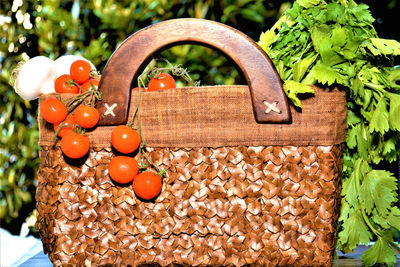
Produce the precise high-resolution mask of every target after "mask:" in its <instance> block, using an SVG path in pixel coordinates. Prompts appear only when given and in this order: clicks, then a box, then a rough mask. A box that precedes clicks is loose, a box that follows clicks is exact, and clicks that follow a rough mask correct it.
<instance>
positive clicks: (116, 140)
mask: <svg viewBox="0 0 400 267" xmlns="http://www.w3.org/2000/svg"><path fill="white" fill-rule="evenodd" d="M140 141H141V138H140V135H139V133H138V132H137V131H135V130H134V129H132V128H131V127H129V126H126V125H119V126H117V127H116V128H115V129H114V130H113V131H112V134H111V144H112V145H113V147H114V148H115V149H116V150H118V151H119V152H121V153H124V154H128V153H132V152H133V151H135V150H136V149H137V148H138V147H139V145H140Z"/></svg>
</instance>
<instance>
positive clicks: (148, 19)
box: [0, 0, 400, 234]
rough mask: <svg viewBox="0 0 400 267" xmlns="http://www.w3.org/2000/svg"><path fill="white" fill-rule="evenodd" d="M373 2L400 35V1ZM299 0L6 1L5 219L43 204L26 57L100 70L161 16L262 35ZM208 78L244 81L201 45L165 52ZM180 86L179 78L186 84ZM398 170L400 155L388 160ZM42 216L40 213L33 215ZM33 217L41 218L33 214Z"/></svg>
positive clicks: (379, 22) (1, 119)
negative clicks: (18, 72) (67, 58)
mask: <svg viewBox="0 0 400 267" xmlns="http://www.w3.org/2000/svg"><path fill="white" fill-rule="evenodd" d="M357 2H358V3H361V2H362V3H365V4H367V5H369V6H370V8H371V12H372V14H373V16H374V17H375V18H376V21H375V23H374V26H375V28H376V30H377V32H378V34H379V36H380V37H382V38H388V39H396V40H400V30H399V28H398V26H397V25H398V19H397V18H396V16H398V14H399V11H400V0H381V1H373V0H369V1H357ZM291 3H292V1H278V0H267V1H261V0H220V1H213V0H202V1H200V0H159V1H153V0H137V1H131V0H125V1H111V0H75V1H61V0H48V1H46V0H43V1H38V0H14V1H12V0H0V26H1V32H0V226H1V227H2V228H5V229H7V230H8V231H10V232H11V233H13V234H18V233H19V231H20V228H21V224H22V223H23V222H24V221H26V220H27V218H28V217H29V216H32V212H33V210H34V209H35V199H34V195H35V190H36V188H35V179H36V172H37V169H38V167H39V163H40V162H39V158H38V151H39V146H38V145H37V143H38V125H37V120H36V116H37V109H38V108H37V104H38V103H37V100H35V101H24V100H22V99H21V98H20V97H19V96H17V95H16V94H15V93H14V90H13V88H12V86H11V85H10V75H11V72H12V70H13V69H14V68H15V67H16V65H17V63H18V62H20V61H24V60H28V59H29V58H32V57H34V56H38V55H42V56H47V57H50V58H52V59H56V58H58V57H59V56H62V55H64V54H75V55H81V56H83V57H85V58H87V59H89V60H90V61H92V62H93V64H94V65H95V66H97V69H98V70H100V72H101V71H102V70H103V68H104V66H105V64H106V62H107V60H108V59H109V57H110V56H111V54H112V53H113V52H114V51H115V49H116V48H117V47H118V45H119V44H120V43H121V42H122V41H123V40H125V39H126V38H127V37H128V36H130V35H131V34H133V33H134V32H136V31H137V30H140V29H142V28H144V27H146V26H149V25H151V24H153V23H157V22H160V21H163V20H167V19H172V18H182V17H192V18H205V19H210V20H214V21H219V22H222V23H225V24H227V25H230V26H232V27H234V28H236V29H239V30H240V31H242V32H244V33H246V34H247V35H249V36H250V37H251V38H252V39H254V40H255V41H258V39H259V36H260V34H261V32H263V31H266V30H267V29H269V28H270V27H271V26H272V25H273V24H274V23H275V22H276V21H277V19H278V18H279V17H280V15H281V14H282V13H283V12H284V11H285V9H286V8H288V7H290V6H291ZM161 56H162V57H165V58H167V59H168V60H169V61H170V62H172V63H173V64H182V65H183V66H184V67H185V68H187V69H188V70H189V71H190V74H191V76H192V78H193V79H195V80H200V81H201V84H203V85H212V84H244V83H245V82H244V80H243V78H242V76H241V74H240V73H238V71H237V70H236V67H235V66H234V65H233V64H232V62H231V61H229V60H228V59H226V58H225V57H224V56H223V55H222V54H221V53H219V52H218V51H215V50H212V49H209V48H204V47H201V46H196V45H183V46H176V47H173V48H170V49H168V50H165V51H164V52H162V55H161ZM178 86H179V84H178ZM387 168H390V169H391V171H392V172H394V173H396V174H398V162H396V163H394V164H392V165H390V166H387ZM32 218H34V216H33V217H32ZM30 221H31V224H32V222H34V219H33V220H30Z"/></svg>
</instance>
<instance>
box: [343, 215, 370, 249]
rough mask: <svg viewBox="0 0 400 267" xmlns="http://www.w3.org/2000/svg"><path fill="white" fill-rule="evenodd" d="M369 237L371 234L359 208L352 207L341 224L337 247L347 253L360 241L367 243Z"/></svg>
mask: <svg viewBox="0 0 400 267" xmlns="http://www.w3.org/2000/svg"><path fill="white" fill-rule="evenodd" d="M356 229H357V230H356ZM371 239H372V234H371V233H370V232H369V228H368V226H367V225H366V224H365V222H364V219H363V217H362V214H361V212H360V210H359V209H352V210H351V211H350V212H349V217H348V219H347V220H345V221H344V222H343V224H342V231H340V232H339V240H338V241H339V244H338V245H339V246H338V248H339V249H340V250H342V251H344V252H345V253H348V252H351V251H353V249H354V248H356V247H357V246H358V245H359V244H360V243H362V244H368V243H369V242H370V240H371Z"/></svg>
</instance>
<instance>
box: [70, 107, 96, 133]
mask: <svg viewBox="0 0 400 267" xmlns="http://www.w3.org/2000/svg"><path fill="white" fill-rule="evenodd" d="M99 118H100V114H99V111H98V110H97V109H96V108H94V107H91V106H86V105H83V106H79V107H77V108H76V109H75V119H76V122H77V123H78V124H79V125H80V126H81V127H83V128H92V127H94V126H96V124H97V123H98V122H99Z"/></svg>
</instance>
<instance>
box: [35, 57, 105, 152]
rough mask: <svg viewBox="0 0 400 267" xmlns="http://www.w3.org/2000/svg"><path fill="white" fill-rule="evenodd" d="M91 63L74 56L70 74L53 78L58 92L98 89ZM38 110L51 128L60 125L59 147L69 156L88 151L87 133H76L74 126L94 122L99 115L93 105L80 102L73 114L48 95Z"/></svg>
mask: <svg viewBox="0 0 400 267" xmlns="http://www.w3.org/2000/svg"><path fill="white" fill-rule="evenodd" d="M90 77H91V66H90V64H89V62H87V61H85V60H77V61H75V62H73V63H72V64H71V67H70V74H64V75H61V76H60V77H58V78H57V79H56V80H55V82H54V87H55V91H56V92H57V93H82V92H84V91H89V90H94V89H97V88H98V86H99V79H97V78H96V79H90ZM40 113H41V114H42V116H43V118H44V119H45V120H46V121H48V122H49V123H53V128H54V131H57V130H58V128H59V127H60V124H61V128H60V130H59V132H58V134H57V135H58V136H59V137H61V150H62V151H63V153H64V154H65V155H66V156H67V157H69V158H73V159H76V158H81V157H83V156H84V155H86V154H87V153H88V151H89V147H90V141H89V138H88V137H87V136H86V135H83V134H78V133H77V132H76V127H77V125H79V126H80V127H82V128H93V127H95V126H96V125H97V123H98V121H99V118H100V115H99V112H98V111H97V109H96V108H94V107H92V106H88V105H81V106H79V107H77V108H76V110H75V113H74V114H68V109H67V107H66V106H65V104H64V103H63V102H61V101H60V100H58V99H56V98H54V97H50V98H48V99H46V100H45V101H43V102H42V103H41V105H40Z"/></svg>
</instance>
